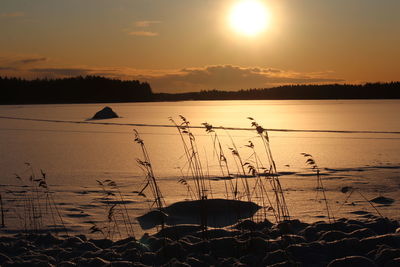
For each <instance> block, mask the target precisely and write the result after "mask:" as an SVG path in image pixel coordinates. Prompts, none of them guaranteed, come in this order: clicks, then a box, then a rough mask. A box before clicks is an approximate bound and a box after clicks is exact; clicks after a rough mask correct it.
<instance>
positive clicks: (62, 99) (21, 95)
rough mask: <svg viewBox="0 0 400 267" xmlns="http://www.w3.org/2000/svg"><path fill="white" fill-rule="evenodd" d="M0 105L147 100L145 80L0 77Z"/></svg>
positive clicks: (89, 77) (148, 95)
mask: <svg viewBox="0 0 400 267" xmlns="http://www.w3.org/2000/svg"><path fill="white" fill-rule="evenodd" d="M0 88H1V90H0V94H1V100H0V103H1V104H49V103H105V102H138V101H151V100H152V96H153V93H152V90H151V87H150V85H149V84H148V83H142V82H139V81H136V80H133V81H122V80H117V79H109V78H105V77H100V76H86V77H81V76H79V77H74V78H62V79H46V78H45V79H35V80H25V79H20V78H7V77H3V78H2V77H0Z"/></svg>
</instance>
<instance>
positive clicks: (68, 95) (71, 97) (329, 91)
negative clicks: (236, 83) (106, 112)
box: [0, 76, 400, 104]
mask: <svg viewBox="0 0 400 267" xmlns="http://www.w3.org/2000/svg"><path fill="white" fill-rule="evenodd" d="M0 88H1V90H0V92H1V100H0V104H50V103H107V102H144V101H183V100H284V99H400V82H390V83H366V84H362V85H361V84H360V85H352V84H328V85H285V86H279V87H274V88H264V89H247V90H239V91H222V90H204V91H200V92H189V93H153V92H152V89H151V86H150V84H148V83H146V82H140V81H137V80H129V81H124V80H118V79H110V78H105V77H100V76H86V77H81V76H79V77H74V78H61V79H46V78H44V79H35V80H26V79H21V78H7V77H0Z"/></svg>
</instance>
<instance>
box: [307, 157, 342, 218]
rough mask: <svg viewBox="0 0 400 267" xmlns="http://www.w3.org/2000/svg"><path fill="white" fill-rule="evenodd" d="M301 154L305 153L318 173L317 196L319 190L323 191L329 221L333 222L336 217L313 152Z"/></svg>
mask: <svg viewBox="0 0 400 267" xmlns="http://www.w3.org/2000/svg"><path fill="white" fill-rule="evenodd" d="M301 155H303V156H304V157H305V158H306V164H307V165H308V166H310V168H311V170H312V171H313V172H315V173H316V177H317V186H316V187H315V190H317V198H318V192H322V200H323V201H324V203H325V207H326V212H327V215H328V220H329V223H332V221H335V217H334V216H333V214H331V211H330V208H329V203H328V199H327V197H326V193H325V188H324V185H323V183H322V178H321V176H320V169H319V167H318V165H317V163H316V162H315V160H314V158H313V156H312V155H311V154H307V153H301Z"/></svg>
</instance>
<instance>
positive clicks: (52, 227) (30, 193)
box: [1, 162, 68, 235]
mask: <svg viewBox="0 0 400 267" xmlns="http://www.w3.org/2000/svg"><path fill="white" fill-rule="evenodd" d="M25 165H26V166H27V167H28V168H27V170H26V171H25V173H27V177H25V176H20V175H18V174H15V178H16V180H17V181H18V183H19V184H20V188H21V190H6V193H7V194H9V195H11V196H12V198H11V199H10V200H11V201H12V202H13V203H14V204H13V206H12V207H10V208H9V209H5V208H4V207H3V202H2V201H1V217H2V227H3V228H7V225H6V222H5V221H6V220H7V213H8V212H11V213H12V215H14V216H15V217H16V218H17V223H18V224H20V227H19V229H22V232H23V233H27V234H28V233H42V232H55V233H57V234H58V233H64V234H66V235H68V231H67V228H66V226H65V223H64V220H63V216H62V214H61V212H60V209H59V208H58V205H57V203H56V201H55V199H54V192H52V191H51V190H50V187H49V185H48V183H47V175H46V173H45V172H44V171H43V170H40V176H38V175H37V174H36V172H35V170H34V168H33V166H32V165H31V164H30V163H28V162H26V163H25ZM14 227H15V225H14Z"/></svg>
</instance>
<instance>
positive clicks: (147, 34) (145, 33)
mask: <svg viewBox="0 0 400 267" xmlns="http://www.w3.org/2000/svg"><path fill="white" fill-rule="evenodd" d="M128 34H129V35H134V36H145V37H154V36H158V35H159V34H158V32H151V31H132V32H129V33H128Z"/></svg>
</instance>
